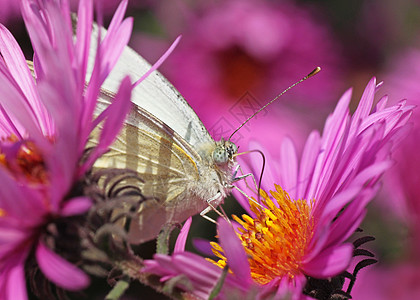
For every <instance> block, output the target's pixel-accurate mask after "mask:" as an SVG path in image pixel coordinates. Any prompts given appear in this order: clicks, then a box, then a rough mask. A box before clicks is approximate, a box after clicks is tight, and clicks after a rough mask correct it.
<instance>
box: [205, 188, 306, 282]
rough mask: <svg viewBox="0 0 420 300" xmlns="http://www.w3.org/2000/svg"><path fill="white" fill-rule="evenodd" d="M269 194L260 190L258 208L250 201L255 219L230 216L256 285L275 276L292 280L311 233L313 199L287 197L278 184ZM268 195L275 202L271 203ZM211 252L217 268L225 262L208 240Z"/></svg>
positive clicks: (220, 251)
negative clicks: (236, 227)
mask: <svg viewBox="0 0 420 300" xmlns="http://www.w3.org/2000/svg"><path fill="white" fill-rule="evenodd" d="M275 188H276V191H272V192H271V197H270V196H269V195H268V194H267V193H265V192H264V191H262V192H261V197H262V198H263V200H262V203H263V204H264V205H265V206H266V207H267V208H262V207H260V206H258V205H256V204H255V203H254V202H252V201H250V206H251V210H252V211H253V212H254V213H255V215H256V218H252V217H250V216H248V215H242V219H240V218H238V217H237V216H233V218H234V220H235V221H237V222H238V223H239V224H240V225H241V226H242V227H243V228H239V230H238V231H239V232H238V233H237V234H238V236H239V238H240V239H241V241H242V245H243V247H244V249H245V252H246V253H247V255H248V256H249V264H250V268H251V276H252V278H253V279H254V281H256V282H257V283H259V284H266V283H269V282H270V281H272V280H273V279H275V278H279V277H280V278H282V277H284V276H287V277H288V278H289V279H293V278H294V277H295V276H296V275H297V274H299V273H301V265H302V260H303V258H304V256H305V254H306V250H307V248H308V245H309V243H310V241H311V238H312V235H313V227H314V221H313V219H312V216H311V209H312V205H313V202H310V203H308V202H307V201H305V200H295V201H293V200H292V199H290V196H289V194H288V193H287V192H285V191H284V190H283V189H282V188H281V187H280V186H278V185H275ZM271 198H274V199H275V200H276V202H277V206H276V205H275V204H274V202H273V201H272V199H271ZM212 246H213V252H214V253H215V254H216V256H217V257H218V258H219V261H217V262H214V261H213V263H215V264H216V265H218V266H220V267H224V266H225V265H226V263H227V262H226V257H225V256H224V253H223V249H222V248H221V247H220V246H219V245H218V244H216V243H212Z"/></svg>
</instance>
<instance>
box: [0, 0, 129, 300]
mask: <svg viewBox="0 0 420 300" xmlns="http://www.w3.org/2000/svg"><path fill="white" fill-rule="evenodd" d="M126 6H127V1H122V3H121V5H120V6H119V8H118V10H117V11H116V13H115V15H114V17H113V20H112V22H111V24H110V28H109V31H108V34H107V35H106V36H105V37H104V39H103V40H102V43H101V44H100V46H99V47H98V49H97V52H96V58H95V59H94V67H93V71H92V75H91V77H90V81H89V83H88V85H87V86H85V82H86V80H87V79H88V78H87V77H86V74H87V68H88V56H89V49H90V46H91V45H90V43H91V34H92V28H93V27H92V25H93V3H92V1H81V4H80V6H79V10H78V23H77V29H76V36H75V37H74V36H73V27H72V21H71V15H70V11H69V3H68V2H67V1H36V0H24V1H23V2H22V14H23V18H24V21H25V24H26V27H27V30H28V32H29V36H30V38H31V42H32V46H33V49H34V52H35V54H34V59H33V70H31V69H30V68H29V67H28V62H27V61H26V60H25V57H24V56H23V53H22V51H21V49H20V47H19V45H18V44H17V42H16V40H15V39H14V38H13V36H12V35H11V33H10V32H9V31H8V30H7V29H6V28H5V27H4V26H3V25H0V52H1V56H2V58H0V91H1V92H0V138H1V142H0V165H1V167H0V182H1V189H0V190H1V192H0V193H1V196H0V245H1V246H0V298H1V299H27V292H26V281H25V269H24V266H25V262H26V260H27V258H28V256H29V255H32V253H33V254H34V256H35V258H36V262H37V264H38V266H39V268H40V269H41V271H42V272H43V274H44V275H45V277H46V278H48V279H49V280H50V281H52V282H54V283H55V284H56V285H58V286H59V287H62V288H65V289H68V290H79V289H83V288H85V287H86V286H87V285H88V284H89V278H88V276H87V275H86V274H85V273H83V272H82V271H81V270H80V269H79V268H78V267H76V266H75V265H73V264H71V263H70V262H68V261H66V260H65V259H64V258H62V257H60V256H59V255H58V254H56V253H55V252H54V249H53V248H52V246H51V245H50V244H49V243H47V242H46V234H45V232H46V229H47V227H48V226H49V225H50V224H52V223H54V222H55V221H56V220H57V219H60V218H67V217H71V216H74V215H78V214H81V213H84V212H86V211H87V210H88V209H89V207H90V205H91V200H90V199H88V198H86V197H83V196H78V197H72V196H69V195H70V194H71V191H72V187H73V185H74V184H75V183H76V182H77V180H79V179H80V178H81V176H83V174H84V173H85V171H87V170H88V169H90V168H91V166H92V164H93V162H94V160H95V158H97V157H98V156H100V155H101V154H102V153H103V152H104V151H106V149H107V147H108V146H109V144H110V143H111V142H112V141H113V139H114V137H115V136H116V135H117V134H118V132H119V129H120V128H121V126H122V123H123V121H124V118H125V115H126V114H127V113H128V111H129V109H130V107H131V102H130V96H131V89H132V85H131V83H130V80H129V79H128V78H125V79H124V80H123V81H122V82H121V85H120V88H119V91H118V93H117V95H116V96H115V99H114V101H113V102H112V104H111V105H110V109H108V110H106V111H104V112H103V114H101V115H99V116H98V119H95V116H94V109H95V106H96V103H97V98H98V95H99V92H100V87H101V85H102V83H103V82H104V80H105V79H106V77H107V76H108V74H109V72H110V71H111V69H112V68H113V66H114V65H115V64H116V62H117V59H118V57H119V55H120V54H121V52H122V51H123V48H124V47H125V46H126V44H127V42H128V40H129V38H130V35H131V30H132V20H131V19H125V20H123V17H124V13H125V9H126ZM99 14H100V12H99ZM29 64H30V65H31V63H29ZM97 120H102V121H103V128H104V130H103V131H102V134H101V136H100V138H99V141H98V147H97V148H96V149H93V150H92V151H91V152H89V153H85V147H86V143H87V140H88V137H89V135H90V133H91V131H92V130H93V128H94V127H95V126H96V124H97V123H96V121H97ZM108 124H110V125H108ZM105 128H106V130H105Z"/></svg>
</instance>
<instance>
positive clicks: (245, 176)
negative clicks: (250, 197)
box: [232, 164, 258, 193]
mask: <svg viewBox="0 0 420 300" xmlns="http://www.w3.org/2000/svg"><path fill="white" fill-rule="evenodd" d="M239 171H240V172H241V173H242V175H240V176H237V174H238V172H239ZM247 177H251V178H252V181H253V182H254V186H255V191H254V192H255V193H257V192H256V191H257V190H258V185H257V181H256V180H255V177H254V174H252V173H247V174H244V172H243V171H242V168H241V165H239V164H238V165H237V166H236V168H235V172H234V173H233V179H232V182H236V181H239V180H242V179H245V178H247ZM245 184H246V186H247V187H248V188H249V189H251V190H252V188H251V187H250V186H249V185H248V182H247V181H246V180H245Z"/></svg>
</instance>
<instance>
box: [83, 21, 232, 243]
mask: <svg viewBox="0 0 420 300" xmlns="http://www.w3.org/2000/svg"><path fill="white" fill-rule="evenodd" d="M102 30H103V33H102V32H101V34H103V36H104V35H105V33H106V31H105V29H102ZM92 39H96V37H95V35H93V37H92ZM92 45H95V42H94V41H92ZM90 51H91V56H94V55H95V53H96V49H95V47H94V46H91V50H90ZM149 69H150V64H149V63H148V62H147V61H146V60H145V59H143V58H142V57H141V56H140V55H139V54H137V53H136V52H135V51H134V50H132V49H131V48H129V47H126V48H125V49H124V51H123V53H122V55H121V57H120V59H119V61H118V63H117V64H116V66H115V67H114V69H113V70H112V72H111V74H110V75H109V77H108V78H107V80H106V81H105V82H104V84H103V86H102V93H101V97H100V99H99V103H98V106H97V112H98V113H100V112H101V111H103V110H104V109H106V107H107V106H108V105H109V104H110V103H111V101H112V98H113V95H114V93H115V92H116V91H117V89H118V87H119V84H120V82H121V80H122V79H123V78H124V77H125V76H126V75H130V77H131V78H132V80H133V79H138V78H140V77H141V76H142V75H143V74H144V73H146V72H147V71H148V70H149ZM131 101H132V103H133V108H132V110H131V111H130V113H129V114H128V116H127V119H126V122H125V124H124V126H123V129H122V130H121V132H120V134H119V135H118V137H117V139H116V141H115V142H114V143H113V144H112V145H111V147H110V149H109V151H108V152H107V153H105V154H104V155H103V156H102V157H100V158H99V159H98V160H97V161H96V162H95V164H94V167H95V168H97V169H106V168H118V169H130V170H134V171H136V172H137V174H138V176H139V177H140V178H141V179H142V182H139V188H140V190H141V192H142V194H143V195H144V196H146V197H147V199H148V200H146V201H143V202H142V203H141V204H140V206H139V209H138V210H137V212H136V217H135V218H133V219H131V222H130V228H129V230H128V240H129V242H130V243H134V244H139V243H142V242H145V241H148V240H152V239H154V238H156V237H157V235H158V234H159V231H160V230H161V228H162V227H163V226H164V225H165V224H176V223H181V222H183V221H185V220H186V219H187V218H188V217H190V216H192V215H195V214H197V213H200V212H202V215H205V213H207V212H208V211H209V210H211V209H215V208H217V207H218V206H219V205H220V204H222V203H223V200H224V198H225V197H226V196H227V195H228V194H229V193H230V191H231V189H232V183H233V182H234V181H235V180H236V178H235V174H236V170H237V163H236V160H235V155H236V153H237V147H236V145H235V144H234V143H232V142H230V141H229V140H228V141H225V140H223V139H222V140H221V141H217V142H216V141H215V140H213V138H212V137H211V136H210V134H209V132H208V131H207V130H206V128H205V127H204V125H203V123H202V122H201V121H200V119H199V118H198V116H197V114H196V113H195V112H194V110H193V109H192V108H191V107H190V105H189V104H188V103H187V101H186V100H185V99H184V98H183V97H182V95H181V94H180V93H179V92H178V91H177V90H176V89H175V88H174V86H173V85H172V84H171V83H169V81H168V80H167V79H166V78H165V77H163V75H162V74H160V73H159V72H157V71H155V72H153V73H152V74H150V75H149V76H148V77H147V78H146V79H145V80H144V81H142V82H141V83H140V84H139V85H138V86H137V87H136V88H135V89H134V90H133V92H132V98H131ZM92 140H93V144H94V140H95V137H93V138H92Z"/></svg>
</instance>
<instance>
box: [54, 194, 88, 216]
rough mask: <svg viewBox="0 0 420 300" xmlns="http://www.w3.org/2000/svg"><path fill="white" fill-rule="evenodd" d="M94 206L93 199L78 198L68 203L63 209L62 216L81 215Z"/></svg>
mask: <svg viewBox="0 0 420 300" xmlns="http://www.w3.org/2000/svg"><path fill="white" fill-rule="evenodd" d="M91 206H92V199H90V198H88V197H77V198H72V199H70V200H69V201H67V202H66V203H65V204H64V206H63V208H62V209H61V215H62V216H65V217H68V216H74V215H80V214H83V213H85V212H87V211H88V210H89V208H90V207H91Z"/></svg>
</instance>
